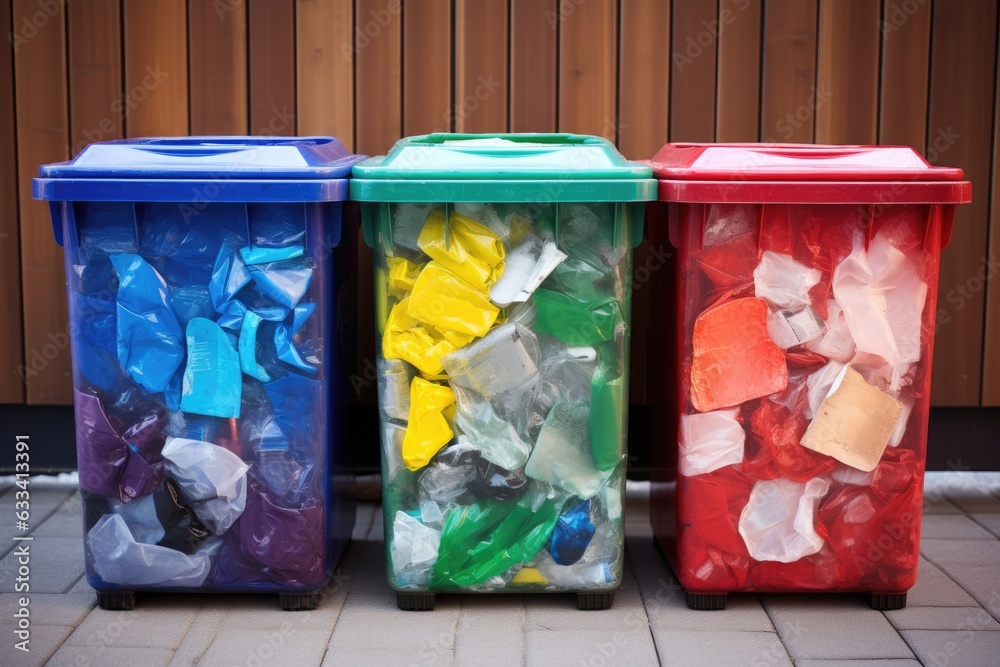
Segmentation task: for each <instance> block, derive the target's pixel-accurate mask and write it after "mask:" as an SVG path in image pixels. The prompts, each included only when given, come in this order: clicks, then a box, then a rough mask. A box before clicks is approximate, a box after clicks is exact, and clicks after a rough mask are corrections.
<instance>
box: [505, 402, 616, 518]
mask: <svg viewBox="0 0 1000 667" xmlns="http://www.w3.org/2000/svg"><path fill="white" fill-rule="evenodd" d="M524 472H525V474H526V475H528V477H532V478H534V479H537V480H539V481H542V482H547V483H549V484H551V485H553V486H556V487H559V488H561V489H564V490H566V491H568V492H569V493H571V494H573V495H574V496H577V497H578V498H580V499H581V500H586V499H588V498H593V497H594V496H595V495H596V494H597V492H598V491H600V490H601V487H602V486H603V485H604V483H605V482H607V481H608V478H610V477H611V474H612V473H613V472H614V469H613V468H612V469H611V470H606V471H603V472H602V471H600V470H598V469H597V465H596V464H595V463H594V455H593V452H592V450H591V445H590V404H589V403H574V402H571V401H560V402H559V403H556V404H555V405H554V406H553V407H552V411H551V412H549V415H548V417H546V419H545V424H544V425H543V426H542V430H541V431H540V432H539V434H538V440H537V441H536V442H535V448H534V449H533V450H532V452H531V456H530V457H529V458H528V463H527V465H526V466H525V468H524Z"/></svg>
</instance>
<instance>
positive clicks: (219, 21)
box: [188, 0, 248, 134]
mask: <svg viewBox="0 0 1000 667" xmlns="http://www.w3.org/2000/svg"><path fill="white" fill-rule="evenodd" d="M188 52H189V58H190V59H191V62H190V67H189V69H190V73H191V74H190V76H191V80H190V82H189V86H190V95H191V134H246V133H247V121H248V106H247V6H246V3H245V2H225V1H223V2H218V1H216V0H189V2H188Z"/></svg>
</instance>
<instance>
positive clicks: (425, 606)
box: [396, 593, 434, 611]
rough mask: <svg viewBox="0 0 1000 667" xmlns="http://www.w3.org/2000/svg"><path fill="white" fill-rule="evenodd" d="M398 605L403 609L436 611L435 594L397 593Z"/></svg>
mask: <svg viewBox="0 0 1000 667" xmlns="http://www.w3.org/2000/svg"><path fill="white" fill-rule="evenodd" d="M396 606H398V607H399V608H400V609H402V610H403V611H434V594H433V593H430V594H422V593H418V594H409V593H397V594H396Z"/></svg>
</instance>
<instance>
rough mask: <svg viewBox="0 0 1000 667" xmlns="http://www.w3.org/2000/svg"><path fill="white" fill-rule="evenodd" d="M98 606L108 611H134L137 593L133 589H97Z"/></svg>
mask: <svg viewBox="0 0 1000 667" xmlns="http://www.w3.org/2000/svg"><path fill="white" fill-rule="evenodd" d="M97 606H98V607H100V608H101V609H107V610H108V611H132V610H133V609H135V593H133V592H132V591H114V592H113V593H111V592H104V591H97Z"/></svg>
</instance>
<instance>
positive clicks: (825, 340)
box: [806, 299, 856, 364]
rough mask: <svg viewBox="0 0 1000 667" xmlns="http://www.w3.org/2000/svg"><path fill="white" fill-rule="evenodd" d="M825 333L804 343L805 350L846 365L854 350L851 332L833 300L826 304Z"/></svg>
mask: <svg viewBox="0 0 1000 667" xmlns="http://www.w3.org/2000/svg"><path fill="white" fill-rule="evenodd" d="M826 312H827V317H826V331H824V332H823V335H821V336H819V337H818V338H814V339H813V340H811V341H809V342H807V343H806V349H807V350H811V351H812V352H815V353H816V354H821V355H823V356H824V357H826V358H827V359H831V360H833V361H839V362H841V363H845V364H846V363H847V362H848V361H850V360H851V358H852V357H853V356H854V352H855V350H856V348H855V345H854V339H853V338H851V330H850V329H849V328H848V326H847V318H846V317H844V311H843V310H842V309H841V308H840V304H838V303H837V302H836V301H835V300H833V299H829V300H828V301H827V302H826Z"/></svg>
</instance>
